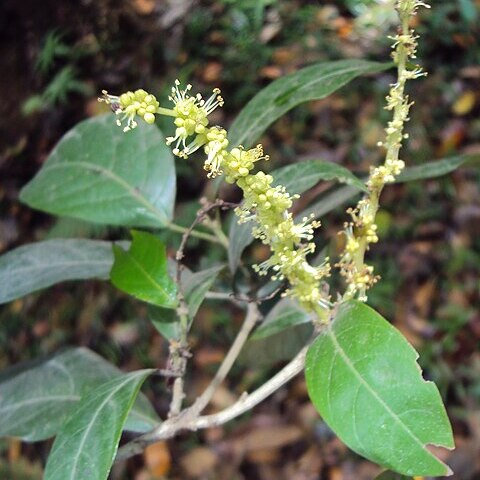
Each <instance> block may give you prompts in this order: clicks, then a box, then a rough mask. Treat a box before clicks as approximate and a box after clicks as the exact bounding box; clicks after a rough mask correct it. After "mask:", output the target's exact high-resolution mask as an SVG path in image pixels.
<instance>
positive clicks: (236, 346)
mask: <svg viewBox="0 0 480 480" xmlns="http://www.w3.org/2000/svg"><path fill="white" fill-rule="evenodd" d="M259 318H260V312H259V311H258V308H257V305H256V304H255V303H249V304H248V307H247V315H246V316H245V320H244V322H243V324H242V327H241V328H240V331H239V332H238V334H237V336H236V337H235V340H234V342H233V343H232V346H231V347H230V350H229V351H228V353H227V355H226V356H225V358H224V359H223V362H222V364H221V365H220V368H219V369H218V371H217V373H216V375H215V377H214V378H213V380H212V381H211V382H210V385H208V387H207V388H206V389H205V390H204V392H203V393H202V394H201V395H200V396H199V397H198V398H197V400H196V401H195V403H194V404H193V405H192V406H191V407H190V409H189V413H190V414H191V415H192V416H197V415H199V414H200V413H202V411H203V410H204V408H205V407H206V406H207V405H208V403H209V402H210V400H211V398H212V397H213V395H214V393H215V391H216V390H217V388H218V387H219V386H220V384H221V383H222V382H223V381H224V380H225V377H226V376H227V375H228V373H229V372H230V369H231V368H232V366H233V364H234V362H235V360H236V359H237V357H238V355H239V354H240V351H241V350H242V348H243V346H244V345H245V342H246V341H247V338H248V335H249V334H250V332H251V331H252V329H253V327H254V326H255V324H256V323H257V321H258V320H259Z"/></svg>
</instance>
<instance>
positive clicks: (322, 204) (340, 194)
mask: <svg viewBox="0 0 480 480" xmlns="http://www.w3.org/2000/svg"><path fill="white" fill-rule="evenodd" d="M358 194H359V191H358V189H357V188H355V187H350V186H348V187H341V188H336V189H335V190H333V191H329V192H327V193H326V194H325V195H322V196H321V197H320V199H319V200H318V201H316V202H315V203H313V204H312V205H310V206H309V207H307V208H306V209H305V210H303V211H302V212H300V213H299V214H298V215H297V216H296V217H295V220H297V221H298V220H299V219H301V218H303V217H309V216H310V215H313V217H314V218H321V217H323V215H326V214H327V213H330V212H331V211H332V210H335V208H337V207H339V206H340V205H343V204H344V203H345V202H346V201H347V200H350V199H351V198H352V197H355V196H356V195H358Z"/></svg>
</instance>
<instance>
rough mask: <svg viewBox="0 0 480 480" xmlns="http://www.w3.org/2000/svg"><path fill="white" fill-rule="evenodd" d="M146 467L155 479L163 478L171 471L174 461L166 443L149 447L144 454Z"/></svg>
mask: <svg viewBox="0 0 480 480" xmlns="http://www.w3.org/2000/svg"><path fill="white" fill-rule="evenodd" d="M143 458H144V460H145V465H146V466H147V468H148V471H149V472H150V475H153V476H154V477H163V476H164V475H166V474H167V473H168V471H169V470H170V466H171V464H172V459H171V456H170V451H169V449H168V445H167V443H166V442H157V443H153V444H152V445H149V446H148V447H147V448H146V449H145V452H144V453H143Z"/></svg>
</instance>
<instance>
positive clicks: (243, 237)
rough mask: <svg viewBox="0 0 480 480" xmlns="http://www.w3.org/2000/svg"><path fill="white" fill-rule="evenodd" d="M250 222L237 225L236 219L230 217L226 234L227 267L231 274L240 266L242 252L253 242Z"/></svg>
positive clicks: (235, 217) (234, 216)
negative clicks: (227, 240)
mask: <svg viewBox="0 0 480 480" xmlns="http://www.w3.org/2000/svg"><path fill="white" fill-rule="evenodd" d="M252 228H253V223H252V222H245V223H238V217H237V216H236V215H233V216H232V219H231V221H230V230H229V232H228V239H229V242H228V266H229V268H230V271H231V272H232V273H233V272H235V270H237V268H238V266H239V265H240V258H241V257H242V253H243V251H244V250H245V249H246V248H247V247H248V246H249V245H250V244H251V243H252V242H253V235H252Z"/></svg>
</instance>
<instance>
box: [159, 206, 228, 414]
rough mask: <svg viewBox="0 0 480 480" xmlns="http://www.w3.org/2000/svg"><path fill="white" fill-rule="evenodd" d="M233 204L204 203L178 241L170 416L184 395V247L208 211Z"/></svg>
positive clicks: (186, 326)
mask: <svg viewBox="0 0 480 480" xmlns="http://www.w3.org/2000/svg"><path fill="white" fill-rule="evenodd" d="M234 206H236V204H233V203H228V202H224V201H223V200H217V201H215V202H214V203H211V204H208V205H205V206H204V207H203V208H202V209H200V210H199V211H198V213H197V216H196V218H195V220H194V221H193V223H192V224H191V225H190V227H189V228H187V229H186V230H185V231H184V233H183V235H182V240H181V242H180V246H179V248H178V250H177V253H176V256H175V258H176V260H177V272H176V283H177V288H178V292H177V299H178V307H177V315H178V317H179V319H180V339H179V341H178V342H172V343H170V357H169V359H168V364H169V365H170V366H171V368H172V369H173V371H175V372H178V377H177V378H176V379H175V381H174V383H173V389H172V400H171V402H170V411H169V414H168V416H169V417H171V418H173V417H176V416H177V415H179V414H180V412H181V409H182V401H183V399H184V397H185V394H184V392H183V383H184V381H183V376H184V374H185V370H186V367H187V357H188V341H187V335H188V330H189V327H190V322H189V314H188V305H187V303H186V301H185V296H184V294H183V291H182V282H181V277H182V259H183V257H184V255H185V254H184V251H185V247H186V245H187V242H188V239H189V237H190V235H192V233H193V229H194V228H195V227H196V226H197V225H198V224H199V223H201V222H202V221H203V220H204V219H205V218H207V215H208V212H210V211H211V210H213V209H215V208H222V209H227V208H232V207H234ZM221 243H222V242H221ZM223 244H224V243H223ZM224 246H225V244H224Z"/></svg>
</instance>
